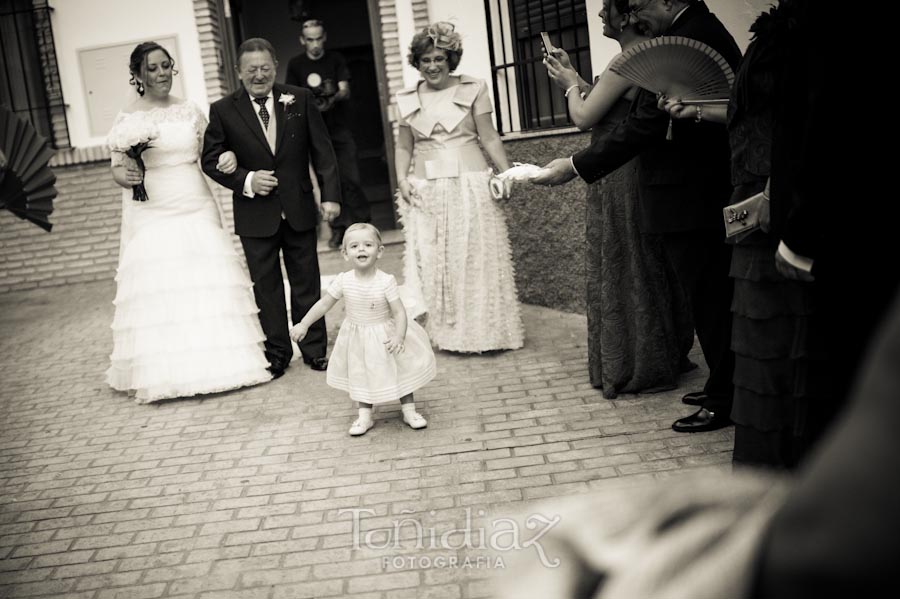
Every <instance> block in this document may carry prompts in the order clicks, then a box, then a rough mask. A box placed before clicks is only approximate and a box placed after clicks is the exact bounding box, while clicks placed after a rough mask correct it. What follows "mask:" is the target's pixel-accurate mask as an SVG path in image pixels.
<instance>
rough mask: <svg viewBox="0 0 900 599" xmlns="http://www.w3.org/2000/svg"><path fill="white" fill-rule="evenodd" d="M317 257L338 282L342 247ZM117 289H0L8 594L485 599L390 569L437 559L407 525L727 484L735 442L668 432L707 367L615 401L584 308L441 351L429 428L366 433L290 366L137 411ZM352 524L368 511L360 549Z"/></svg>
mask: <svg viewBox="0 0 900 599" xmlns="http://www.w3.org/2000/svg"><path fill="white" fill-rule="evenodd" d="M401 255H402V245H391V246H388V248H387V251H386V253H385V258H384V261H383V269H384V270H386V271H388V272H394V273H398V274H399V273H401V272H402V267H401ZM321 262H322V271H323V273H326V274H334V273H336V272H338V271H339V270H342V269H344V268H345V263H344V262H343V261H342V260H341V259H340V256H339V254H337V253H334V252H331V253H327V254H322V259H321ZM114 293H115V289H114V285H113V283H112V282H111V281H107V282H96V283H79V284H73V285H71V286H70V287H67V288H65V292H64V293H60V289H55V290H47V289H36V290H33V291H27V292H12V293H7V294H2V295H0V353H2V355H4V356H6V357H8V358H7V359H6V362H7V364H6V368H5V373H9V377H7V376H6V374H4V377H5V378H4V384H3V385H2V386H0V412H2V413H3V414H4V426H3V427H0V572H2V574H0V596H3V597H7V596H9V597H18V596H29V597H36V598H38V599H41V598H49V597H66V598H67V599H109V598H112V597H122V598H127V599H140V598H142V597H144V598H147V599H156V598H157V597H161V598H165V599H188V598H190V599H231V598H234V599H257V598H259V599H298V598H302V597H352V598H355V599H376V598H377V599H404V598H411V597H418V598H422V599H461V598H463V597H466V598H468V597H485V596H489V595H490V591H489V590H488V589H489V581H490V579H491V576H492V574H493V572H492V571H491V569H488V568H481V569H478V568H458V567H457V568H450V567H438V566H437V565H433V564H432V566H431V567H428V568H420V567H419V566H418V565H416V566H415V567H413V568H403V569H392V568H390V567H388V568H385V567H384V559H385V558H387V559H388V560H390V558H393V557H395V556H397V557H400V556H431V557H435V556H437V555H441V554H442V552H441V551H440V548H437V549H438V550H436V551H431V550H428V549H425V550H424V551H423V550H417V549H416V548H415V543H416V540H417V537H418V536H419V534H420V533H419V531H418V529H417V528H416V526H415V525H414V524H413V522H415V523H418V526H419V527H420V528H421V529H422V531H423V533H422V534H428V533H429V531H432V530H433V531H434V534H435V537H436V538H437V539H439V538H440V536H441V534H443V533H445V532H447V531H450V530H454V529H460V528H462V527H463V526H465V525H466V521H467V520H466V519H467V517H474V518H480V517H482V515H484V514H490V516H489V517H494V518H503V517H514V516H515V514H518V513H521V512H522V511H523V510H526V509H527V508H528V506H531V505H540V506H542V510H543V511H544V512H545V513H546V509H544V508H545V507H546V506H547V505H552V503H548V501H547V499H548V498H555V497H563V496H568V495H572V494H578V493H584V492H587V491H590V490H595V491H600V492H602V491H603V490H604V489H608V488H611V487H613V486H616V485H619V486H621V485H626V484H632V483H633V482H634V481H643V480H665V479H666V478H669V477H673V476H680V475H683V473H685V472H700V473H707V474H708V475H709V476H728V474H727V473H728V471H729V469H730V449H731V446H732V444H733V431H731V430H730V429H726V430H722V431H716V432H714V433H706V434H697V435H680V434H678V433H675V432H673V431H672V430H671V429H670V428H669V425H670V424H671V421H672V420H674V419H675V418H677V417H679V416H681V415H683V413H684V411H685V410H683V409H682V406H681V405H680V403H679V401H678V399H679V398H680V396H681V395H682V394H683V393H685V392H686V391H688V390H691V389H693V388H696V387H698V386H700V385H701V384H702V380H703V377H704V376H705V374H704V373H705V369H703V368H701V369H698V371H695V372H693V373H691V374H690V375H688V376H687V377H684V378H683V380H682V387H681V388H680V389H676V390H672V391H668V392H664V393H659V394H656V395H640V396H633V395H626V396H621V397H620V398H619V399H617V400H614V401H608V400H605V399H603V398H602V396H601V394H600V393H599V391H597V390H596V389H594V388H593V387H591V385H590V383H589V381H588V378H587V371H586V369H587V359H586V348H585V341H584V338H585V327H586V323H585V318H584V317H583V316H580V315H576V314H565V313H561V312H557V311H554V310H550V309H546V308H540V307H535V306H527V305H526V306H523V317H524V320H525V325H526V331H527V342H526V346H525V348H523V349H521V350H518V351H515V352H499V353H494V354H485V355H466V356H461V355H454V354H450V353H447V352H442V351H438V352H436V357H437V365H438V369H437V376H436V378H435V380H434V381H433V382H432V383H431V384H429V385H427V386H426V387H425V388H423V389H421V390H420V391H419V392H417V393H416V403H417V406H418V407H419V409H420V411H422V413H423V414H425V415H426V417H427V418H428V419H429V426H428V428H427V429H425V430H423V431H410V430H409V429H408V428H407V427H406V426H404V425H403V424H402V422H401V421H400V418H399V407H398V406H390V405H389V406H379V407H378V408H377V410H376V426H375V428H373V429H372V430H371V431H370V432H369V433H367V434H366V435H365V436H364V437H360V438H356V439H354V438H350V437H349V436H348V435H347V427H348V426H349V423H350V422H351V421H352V419H353V418H354V417H355V408H354V406H353V404H352V402H350V401H349V399H348V398H347V396H346V394H344V393H342V392H339V391H337V390H334V389H331V388H330V387H328V386H327V385H326V384H325V376H324V374H322V373H318V372H314V371H312V370H310V369H309V368H305V367H304V366H303V364H302V363H300V362H297V361H295V362H294V364H293V365H292V366H291V368H290V369H288V371H287V372H286V374H285V376H284V377H282V378H280V379H278V380H276V381H273V382H271V383H268V384H265V385H259V386H256V387H253V388H248V389H238V390H235V391H232V392H228V393H219V394H214V395H210V396H208V397H203V398H192V399H186V400H172V401H165V402H160V403H158V404H153V405H138V404H136V403H134V402H133V401H131V400H130V399H129V398H128V397H126V396H125V395H124V394H120V393H116V392H114V391H112V390H110V389H109V388H108V387H107V386H106V385H105V383H104V379H103V375H104V371H105V369H106V367H107V364H108V359H109V351H110V348H111V333H110V330H109V323H110V322H111V319H112V312H113V306H112V303H111V302H112V298H113V297H114ZM48 313H49V314H53V315H54V318H52V319H48V318H47V317H46V315H47V314H48ZM342 316H343V308H342V307H341V306H340V304H339V305H338V308H336V309H335V310H334V311H333V312H332V313H330V314H329V315H328V317H327V325H328V331H329V339H331V340H332V341H333V339H334V337H335V335H336V333H337V327H338V325H339V323H340V321H341V319H342ZM698 357H699V356H698ZM7 378H8V380H7ZM551 502H552V499H551ZM348 509H366V510H371V511H369V512H365V514H364V515H363V516H362V518H361V521H360V525H361V526H360V528H361V530H358V531H356V535H357V536H356V538H354V526H353V521H352V514H351V512H347V511H346V510H348ZM484 517H488V516H484ZM401 523H402V524H401ZM395 527H397V530H398V531H399V536H398V537H397V539H388V540H389V541H391V542H390V543H389V544H388V546H387V547H383V548H378V546H372V547H368V546H366V544H365V534H366V532H369V531H379V530H380V531H381V532H378V535H380V536H379V538H380V537H381V536H383V535H384V534H387V533H385V532H384V531H390V532H391V533H393V531H394V528H395ZM372 539H373V540H374V539H375V537H372ZM426 541H427V539H426ZM395 543H399V545H400V546H399V548H395V547H394V544H395ZM452 553H453V555H457V552H455V551H454V552H452ZM388 565H389V564H388Z"/></svg>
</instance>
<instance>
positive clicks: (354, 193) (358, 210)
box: [331, 135, 372, 235]
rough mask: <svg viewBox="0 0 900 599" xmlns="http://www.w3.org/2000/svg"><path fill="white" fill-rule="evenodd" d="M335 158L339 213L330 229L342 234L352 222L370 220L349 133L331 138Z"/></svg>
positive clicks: (354, 146) (370, 216)
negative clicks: (339, 187)
mask: <svg viewBox="0 0 900 599" xmlns="http://www.w3.org/2000/svg"><path fill="white" fill-rule="evenodd" d="M331 143H332V145H333V146H334V155H335V158H337V164H338V174H339V175H340V178H341V199H342V200H343V203H342V204H341V215H340V216H339V217H338V218H337V220H335V222H333V223H332V224H331V228H332V230H335V231H338V232H339V233H340V234H341V235H343V232H344V229H346V228H347V227H349V226H350V225H352V224H353V223H367V222H369V221H371V220H372V213H371V210H370V208H369V200H368V198H366V194H365V192H364V191H363V187H362V180H361V178H360V175H359V163H358V162H357V156H356V142H354V141H353V137H351V136H349V135H346V136H344V135H340V136H336V137H333V138H332V140H331Z"/></svg>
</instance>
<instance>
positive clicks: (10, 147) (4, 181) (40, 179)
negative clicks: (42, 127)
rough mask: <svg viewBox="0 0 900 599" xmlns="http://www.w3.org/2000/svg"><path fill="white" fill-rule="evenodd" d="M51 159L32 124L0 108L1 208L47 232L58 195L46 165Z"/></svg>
mask: <svg viewBox="0 0 900 599" xmlns="http://www.w3.org/2000/svg"><path fill="white" fill-rule="evenodd" d="M52 156H53V150H52V149H50V148H49V147H48V145H47V142H46V140H45V139H44V138H43V137H41V136H40V135H39V134H38V133H37V131H35V130H34V127H32V125H31V123H29V122H27V121H23V120H22V119H20V118H18V117H17V116H16V115H14V114H13V113H12V112H10V111H9V110H7V109H6V108H4V107H2V106H0V208H5V209H7V210H9V211H10V212H12V213H13V214H15V215H16V216H18V217H19V218H22V219H27V220H29V221H31V222H33V223H35V224H36V225H38V226H39V227H41V228H42V229H45V230H47V231H49V230H50V229H51V227H52V226H53V225H52V224H50V220H49V218H48V217H49V216H50V213H51V212H53V199H54V198H55V197H56V195H57V192H56V188H55V187H54V184H55V183H56V176H55V175H54V174H53V171H51V170H50V168H49V167H48V166H47V162H48V161H49V160H50V158H51V157H52Z"/></svg>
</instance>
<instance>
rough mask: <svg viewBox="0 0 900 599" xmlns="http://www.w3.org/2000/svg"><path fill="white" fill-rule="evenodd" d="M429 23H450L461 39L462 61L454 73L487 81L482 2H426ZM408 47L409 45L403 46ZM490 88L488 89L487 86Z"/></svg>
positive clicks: (485, 30) (430, 0) (489, 62)
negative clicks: (454, 26)
mask: <svg viewBox="0 0 900 599" xmlns="http://www.w3.org/2000/svg"><path fill="white" fill-rule="evenodd" d="M428 16H429V17H430V18H431V21H432V22H434V21H450V22H451V23H453V24H454V25H456V31H457V32H458V33H459V34H460V35H461V36H462V43H463V57H462V61H461V62H460V63H459V69H457V72H458V73H465V74H466V75H470V76H472V77H477V78H478V79H484V80H485V81H488V82H490V81H491V60H490V54H489V53H488V38H487V20H486V18H485V15H484V0H428ZM406 44H407V45H409V41H407V42H406ZM488 89H491V88H490V85H489V86H488Z"/></svg>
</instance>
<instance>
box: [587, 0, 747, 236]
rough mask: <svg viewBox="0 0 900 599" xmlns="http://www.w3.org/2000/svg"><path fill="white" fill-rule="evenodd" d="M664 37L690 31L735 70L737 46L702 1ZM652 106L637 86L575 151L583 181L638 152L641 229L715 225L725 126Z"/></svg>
mask: <svg viewBox="0 0 900 599" xmlns="http://www.w3.org/2000/svg"><path fill="white" fill-rule="evenodd" d="M665 35H678V36H683V37H689V38H692V39H696V40H698V41H701V42H703V43H704V44H707V45H708V46H710V47H712V48H713V49H714V50H716V51H717V52H719V54H721V55H722V56H723V57H724V58H725V60H727V61H728V63H729V64H730V65H731V67H732V69H734V70H735V71H736V70H737V66H738V62H739V61H740V58H741V53H740V50H739V49H738V47H737V44H736V43H735V41H734V38H732V37H731V34H730V33H728V31H727V30H726V29H725V27H724V26H723V25H722V23H721V22H720V21H719V19H717V18H716V16H715V15H713V14H712V13H711V12H709V9H708V8H707V7H706V5H705V4H704V3H703V2H699V1H698V2H695V3H693V4H691V5H690V6H689V7H688V8H687V9H686V10H685V11H684V13H682V15H681V16H680V17H679V18H678V20H677V21H675V23H674V24H673V25H672V26H671V27H670V28H669V30H668V31H666V33H665ZM668 125H669V117H668V115H666V113H665V112H663V111H661V110H659V109H658V108H657V107H656V96H655V94H653V93H651V92H648V91H645V90H641V92H640V93H639V94H638V95H637V97H636V98H635V100H634V102H633V103H632V106H631V111H630V113H629V114H628V117H627V118H626V119H625V120H624V121H623V122H622V123H620V124H619V126H618V127H616V128H615V129H614V130H613V131H611V132H610V134H609V135H606V136H604V137H601V138H599V139H597V140H595V141H594V142H593V143H592V144H591V146H590V147H589V148H587V149H586V150H583V151H581V152H579V153H578V154H576V155H575V156H574V163H575V168H576V169H577V170H578V174H579V175H580V176H581V177H582V178H583V179H584V180H585V181H587V182H588V183H593V182H594V181H596V180H597V179H600V178H601V177H604V176H606V175H607V174H609V173H611V172H612V171H614V170H615V169H617V168H619V167H620V166H622V165H623V164H625V163H626V162H628V161H629V160H631V159H632V158H634V157H635V156H640V160H639V171H638V189H639V197H640V204H641V229H642V230H643V231H644V232H645V233H665V232H675V231H691V230H698V229H716V228H719V229H721V228H722V227H723V222H722V207H723V206H725V205H726V204H727V203H728V199H729V197H730V195H731V181H730V170H729V158H730V150H729V147H728V134H727V131H726V129H725V127H724V126H722V125H719V124H716V123H695V122H694V121H693V120H687V119H684V120H675V121H674V122H673V123H672V139H671V140H666V131H667V129H668Z"/></svg>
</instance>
